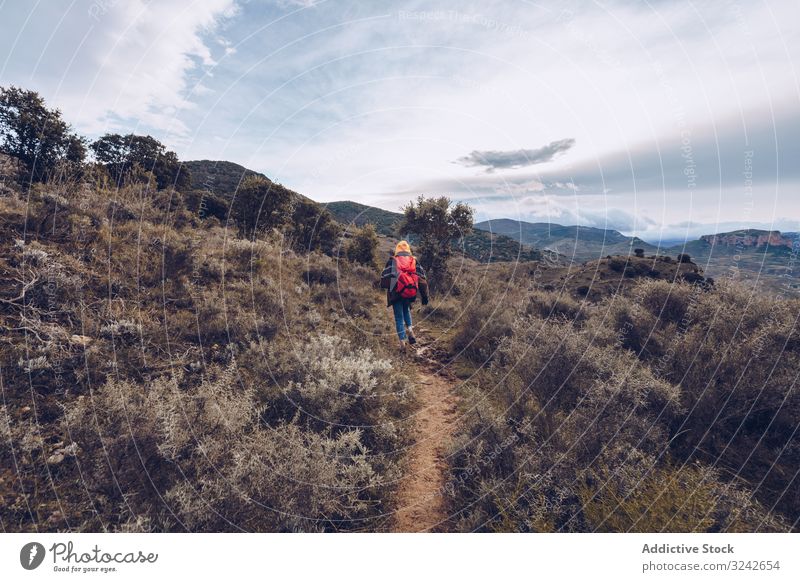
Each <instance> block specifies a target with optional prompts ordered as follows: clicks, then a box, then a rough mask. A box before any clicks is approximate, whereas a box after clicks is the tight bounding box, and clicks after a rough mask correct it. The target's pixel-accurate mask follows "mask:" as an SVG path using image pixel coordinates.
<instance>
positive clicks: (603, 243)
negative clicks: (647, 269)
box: [475, 218, 658, 261]
mask: <svg viewBox="0 0 800 582" xmlns="http://www.w3.org/2000/svg"><path fill="white" fill-rule="evenodd" d="M475 226H476V228H480V229H483V230H486V231H489V232H493V233H497V234H501V235H505V236H508V237H511V238H513V239H514V240H517V241H519V242H521V243H523V244H526V245H531V246H533V247H535V248H538V249H542V250H545V249H549V250H553V251H556V252H558V253H560V254H562V255H565V256H566V257H568V258H570V259H573V260H576V261H588V260H591V259H598V258H600V257H604V256H606V255H628V254H633V250H634V249H636V248H641V249H644V251H645V253H647V254H656V253H657V252H658V247H655V246H653V245H651V244H649V243H647V242H645V241H643V240H641V239H639V238H636V237H628V236H625V235H623V234H622V233H620V232H618V231H616V230H607V229H601V228H593V227H588V226H563V225H560V224H552V223H546V222H538V223H531V222H525V221H521V220H512V219H509V218H501V219H497V220H487V221H484V222H479V223H478V224H476V225H475Z"/></svg>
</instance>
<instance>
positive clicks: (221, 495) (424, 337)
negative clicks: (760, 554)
mask: <svg viewBox="0 0 800 582" xmlns="http://www.w3.org/2000/svg"><path fill="white" fill-rule="evenodd" d="M57 188H58V191H55V190H54V187H51V186H49V185H46V184H44V185H37V186H36V187H34V188H33V189H32V190H31V191H30V192H27V193H25V195H24V196H23V195H22V194H21V192H17V191H15V190H14V189H13V188H12V189H10V190H6V191H4V194H3V195H2V196H0V228H1V229H2V237H0V274H2V276H3V278H4V280H5V281H7V282H8V285H6V287H5V288H4V289H3V290H2V291H0V324H1V325H2V326H3V328H4V329H5V330H7V332H6V334H5V335H4V338H3V339H4V341H3V342H2V343H1V344H0V362H2V371H3V375H2V381H3V402H2V406H0V433H2V438H0V499H2V503H0V520H2V523H3V527H4V528H5V529H6V530H7V531H73V530H79V531H128V532H137V531H153V532H179V531H206V532H207V531H241V530H246V531H264V532H268V531H271V532H278V531H409V530H417V529H425V530H428V531H430V530H435V531H540V532H544V531H568V532H586V531H632V530H636V531H755V530H758V531H787V530H790V529H792V527H793V526H792V524H795V523H797V515H799V514H800V501H798V500H799V499H800V483H797V481H796V480H795V479H793V478H792V475H793V474H794V472H795V470H796V467H797V464H798V462H800V459H798V458H797V451H798V450H800V449H798V447H797V439H798V437H797V436H796V432H794V431H793V427H795V425H796V419H797V415H798V414H800V412H799V411H800V399H798V398H797V396H796V394H795V393H794V392H792V390H791V386H792V385H793V379H794V377H795V376H796V373H797V368H798V366H800V330H798V328H797V326H796V325H795V324H796V316H797V311H798V309H800V306H798V303H797V301H795V300H790V301H776V300H773V299H771V298H767V297H757V296H756V297H753V296H751V295H750V294H748V293H747V292H746V291H745V290H744V289H742V288H741V287H738V286H736V285H729V284H721V285H712V284H710V283H709V282H708V281H706V280H705V279H704V277H703V274H702V270H701V269H700V268H699V267H698V266H697V265H695V264H692V263H688V262H683V263H677V262H676V261H674V260H672V259H669V258H665V257H661V258H657V259H653V258H640V257H622V256H617V257H611V258H602V259H598V260H597V261H594V262H589V263H586V264H584V265H581V266H576V265H566V266H558V265H552V264H550V263H538V262H530V263H526V264H524V265H520V264H518V263H500V262H493V263H490V264H488V263H487V264H481V263H478V262H475V261H472V260H471V259H468V258H464V257H454V259H453V261H454V265H453V267H454V269H453V271H454V273H455V281H454V286H453V289H454V290H455V289H458V292H457V293H456V292H455V291H454V293H452V294H451V293H448V292H443V293H441V294H435V295H433V296H432V300H431V302H430V303H429V304H428V305H427V306H420V305H415V306H414V308H413V313H414V318H415V319H414V321H415V325H414V329H415V333H416V334H417V335H418V337H419V342H418V345H417V346H415V347H413V349H411V351H410V353H408V354H406V355H403V354H402V353H401V352H399V351H398V347H397V338H396V336H395V335H394V331H393V325H394V324H393V321H392V319H391V314H390V312H389V311H388V310H387V308H386V303H385V294H384V293H383V291H382V290H380V289H377V288H376V286H375V285H374V282H375V277H376V273H375V269H374V268H372V267H366V266H361V265H358V264H350V263H349V262H347V261H338V260H337V259H336V258H335V253H334V252H333V251H332V250H330V249H329V251H326V252H329V254H325V253H324V252H321V251H325V249H326V248H327V247H331V246H335V245H331V244H327V245H323V244H320V246H319V248H318V249H316V250H314V251H313V252H309V248H308V247H307V246H306V245H305V244H296V245H294V246H291V247H287V246H286V245H287V244H288V243H290V242H292V241H295V237H294V236H280V235H274V236H273V235H266V234H264V235H262V236H260V237H258V239H257V240H250V239H246V238H240V237H238V236H237V231H236V229H230V228H227V227H226V226H225V225H222V224H220V223H219V222H217V221H213V220H203V219H201V218H200V217H199V216H198V215H197V214H196V213H194V212H192V211H191V210H189V209H188V208H186V207H185V206H183V201H182V200H181V198H180V196H175V195H174V193H173V192H171V191H169V190H164V191H155V190H152V189H150V188H148V187H147V186H146V185H144V184H130V185H128V186H125V187H124V188H122V189H116V188H114V189H108V190H106V189H103V186H98V185H96V184H92V183H86V184H78V185H76V186H75V187H71V188H65V187H63V185H58V186H57ZM304 226H305V225H304V224H299V223H298V224H290V225H288V227H287V229H288V230H287V234H288V233H290V232H291V231H292V230H297V229H299V230H302V229H303V227H304ZM295 242H296V241H295ZM327 242H328V243H330V242H331V241H327ZM276 257H279V258H280V260H279V261H276V260H275V259H276ZM709 338H713V341H711V340H710V339H709ZM753 354H759V355H758V356H757V357H756V356H754V355H753ZM734 385H735V386H737V389H736V390H733V391H732V390H730V388H729V387H730V386H734ZM720 403H724V404H720ZM754 403H756V404H757V406H758V408H759V413H758V414H757V415H751V411H752V410H753V406H754ZM723 408H724V412H725V420H724V422H723V421H720V420H718V419H719V415H720V413H721V411H722V410H723ZM745 420H746V422H745ZM709 427H713V432H709V431H708V428H709ZM587 431H590V432H591V435H592V436H591V439H587V438H586V437H585V435H586V434H587ZM719 466H722V467H737V468H738V470H737V473H736V475H737V477H738V478H736V479H732V478H731V476H730V475H729V474H728V472H726V471H723V470H721V469H718V467H719ZM209 467H213V470H209ZM751 483H763V485H762V486H760V487H758V488H751V487H750V485H749V484H751ZM488 490H495V491H496V495H493V496H486V495H484V494H483V492H485V491H488ZM687 496H696V500H695V502H694V503H693V504H691V505H690V506H687V507H682V506H681V502H682V500H683V499H685V498H686V497H687ZM511 499H516V501H514V502H513V503H512V502H509V501H507V500H511ZM620 500H623V501H622V502H620ZM653 500H661V501H659V502H658V505H657V506H656V507H654V508H652V509H651V507H650V503H651V502H652V501H653ZM165 503H168V504H169V508H170V511H169V512H167V513H165V512H164V504H165ZM676 508H679V509H676Z"/></svg>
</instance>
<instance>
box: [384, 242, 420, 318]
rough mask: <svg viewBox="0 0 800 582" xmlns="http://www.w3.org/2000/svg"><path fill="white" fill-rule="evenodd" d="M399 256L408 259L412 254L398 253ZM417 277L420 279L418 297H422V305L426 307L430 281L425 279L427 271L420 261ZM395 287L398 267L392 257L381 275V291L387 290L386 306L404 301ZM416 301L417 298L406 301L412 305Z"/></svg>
mask: <svg viewBox="0 0 800 582" xmlns="http://www.w3.org/2000/svg"><path fill="white" fill-rule="evenodd" d="M397 256H398V257H402V256H406V257H407V256H410V253H406V252H401V253H397ZM417 277H419V289H418V291H417V295H419V296H420V297H422V304H423V305H425V304H426V303H427V302H428V279H427V278H426V277H425V269H423V268H422V265H420V264H419V261H417ZM395 287H397V267H396V264H395V262H394V257H391V258H389V260H388V261H386V266H385V267H384V268H383V272H382V273H381V289H386V305H394V304H395V303H397V302H398V301H400V300H402V299H403V298H402V297H400V296H399V295H398V294H397V291H395ZM415 300H416V297H414V298H413V299H407V300H406V301H408V302H409V303H410V302H412V301H415Z"/></svg>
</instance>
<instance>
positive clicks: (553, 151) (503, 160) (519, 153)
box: [456, 137, 575, 172]
mask: <svg viewBox="0 0 800 582" xmlns="http://www.w3.org/2000/svg"><path fill="white" fill-rule="evenodd" d="M574 145H575V140H574V139H573V138H571V137H568V138H565V139H559V140H556V141H553V142H550V143H549V144H547V145H546V146H542V147H540V148H537V149H532V150H509V151H498V150H482V151H481V150H474V151H472V152H470V154H469V155H467V156H464V157H463V158H458V159H457V160H456V162H457V163H459V164H462V165H464V166H481V167H485V168H486V171H487V172H493V171H494V170H497V169H504V168H524V167H525V166H532V165H534V164H543V163H544V162H549V161H551V160H552V159H553V158H554V157H555V156H556V155H557V154H560V153H563V152H565V151H567V150H568V149H570V148H571V147H572V146H574Z"/></svg>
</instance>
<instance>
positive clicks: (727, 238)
mask: <svg viewBox="0 0 800 582" xmlns="http://www.w3.org/2000/svg"><path fill="white" fill-rule="evenodd" d="M700 240H702V241H705V242H707V243H708V244H710V245H712V246H717V245H721V246H728V247H745V248H757V247H763V246H766V245H769V246H771V247H789V248H791V246H792V239H791V238H789V237H785V236H783V235H782V234H781V233H780V231H777V230H745V231H739V232H724V233H720V234H707V235H704V236H701V237H700Z"/></svg>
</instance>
